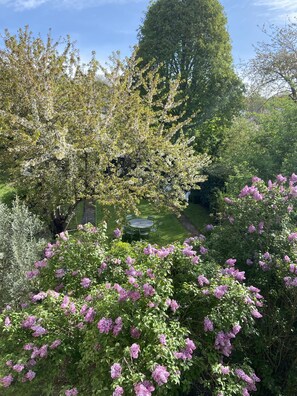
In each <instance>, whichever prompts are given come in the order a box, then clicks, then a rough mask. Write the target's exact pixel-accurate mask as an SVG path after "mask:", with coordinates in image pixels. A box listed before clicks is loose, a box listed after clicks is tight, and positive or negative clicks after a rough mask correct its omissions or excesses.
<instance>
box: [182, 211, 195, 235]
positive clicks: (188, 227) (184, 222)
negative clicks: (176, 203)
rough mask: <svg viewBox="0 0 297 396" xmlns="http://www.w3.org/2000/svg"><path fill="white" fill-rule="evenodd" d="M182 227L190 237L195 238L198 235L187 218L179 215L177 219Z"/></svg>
mask: <svg viewBox="0 0 297 396" xmlns="http://www.w3.org/2000/svg"><path fill="white" fill-rule="evenodd" d="M178 220H179V221H180V223H181V224H182V226H183V227H184V228H185V229H186V230H187V231H189V232H190V233H191V236H195V235H198V234H199V231H198V229H197V228H196V227H195V226H194V225H193V224H192V223H191V221H190V220H189V218H188V217H187V216H186V215H185V214H183V213H182V214H181V215H180V217H179V218H178Z"/></svg>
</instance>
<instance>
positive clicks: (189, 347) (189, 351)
mask: <svg viewBox="0 0 297 396" xmlns="http://www.w3.org/2000/svg"><path fill="white" fill-rule="evenodd" d="M195 349H196V345H195V344H194V342H193V341H192V340H190V339H189V338H187V339H186V346H185V348H184V349H182V350H181V351H180V352H175V354H174V356H175V357H176V358H177V359H182V360H187V359H192V355H193V352H194V351H195Z"/></svg>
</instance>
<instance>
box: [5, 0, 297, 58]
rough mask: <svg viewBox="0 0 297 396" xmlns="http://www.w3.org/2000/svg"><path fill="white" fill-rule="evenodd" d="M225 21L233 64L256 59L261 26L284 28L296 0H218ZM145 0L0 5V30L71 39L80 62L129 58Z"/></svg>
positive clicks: (296, 9)
mask: <svg viewBox="0 0 297 396" xmlns="http://www.w3.org/2000/svg"><path fill="white" fill-rule="evenodd" d="M221 3H222V5H223V7H224V9H225V13H226V15H227V18H228V30H229V33H230V36H231V40H232V44H233V57H234V62H235V64H238V63H239V62H240V61H241V60H243V61H244V60H247V59H249V58H251V57H252V56H253V54H254V50H253V44H256V43H257V41H261V40H262V39H263V38H264V35H263V33H262V32H261V28H260V27H261V26H263V25H264V24H265V25H269V24H270V23H274V24H282V23H284V22H285V21H286V19H287V18H288V16H290V17H294V16H297V0H221ZM148 4H149V0H0V31H1V32H2V31H3V30H4V28H8V29H9V31H10V32H16V30H17V29H18V28H19V27H23V26H24V25H26V24H28V25H29V26H30V28H31V30H32V31H33V32H34V33H35V34H37V33H41V35H42V36H44V35H46V33H47V31H48V29H49V28H51V29H52V35H53V36H54V37H55V38H58V37H59V36H66V35H67V34H70V36H71V37H72V39H73V40H76V42H77V47H78V48H79V49H80V52H81V55H82V58H83V59H85V60H87V59H88V58H89V56H90V53H91V51H92V50H95V51H96V53H97V58H98V59H99V60H101V61H103V62H104V61H106V60H107V59H108V56H109V55H110V54H111V52H112V51H115V50H120V51H121V53H122V55H129V53H130V48H131V46H133V45H134V44H135V43H136V42H137V28H138V27H139V24H140V23H141V20H142V19H143V18H144V15H145V11H146V9H147V7H148Z"/></svg>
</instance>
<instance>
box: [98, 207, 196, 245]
mask: <svg viewBox="0 0 297 396" xmlns="http://www.w3.org/2000/svg"><path fill="white" fill-rule="evenodd" d="M138 209H139V211H140V213H141V214H140V216H139V217H147V216H153V217H154V219H155V222H156V224H157V231H156V232H155V233H152V234H151V235H150V237H149V239H148V240H149V242H151V243H158V244H160V245H167V244H169V243H172V242H174V241H183V240H184V239H185V238H187V237H188V236H189V233H188V232H187V231H186V230H185V229H184V227H183V226H182V225H181V223H180V222H179V221H178V219H177V217H176V216H175V215H174V214H173V213H171V212H170V211H168V210H166V209H162V210H157V209H156V208H155V207H154V206H153V205H151V204H150V203H148V202H146V201H142V202H141V203H140V205H138ZM127 214H128V213H127ZM96 215H97V216H96V217H97V219H96V220H97V224H98V223H100V222H101V221H102V220H105V221H106V222H107V225H108V226H107V233H108V235H110V236H111V235H112V233H113V230H114V229H116V228H117V227H119V228H121V227H122V226H123V225H124V224H125V221H118V220H117V214H116V212H115V211H114V209H113V208H111V210H110V212H109V214H106V213H104V211H103V210H102V209H101V208H100V207H99V206H97V211H96Z"/></svg>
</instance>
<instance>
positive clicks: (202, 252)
mask: <svg viewBox="0 0 297 396" xmlns="http://www.w3.org/2000/svg"><path fill="white" fill-rule="evenodd" d="M207 252H208V249H206V247H204V246H200V253H201V254H207Z"/></svg>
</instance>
